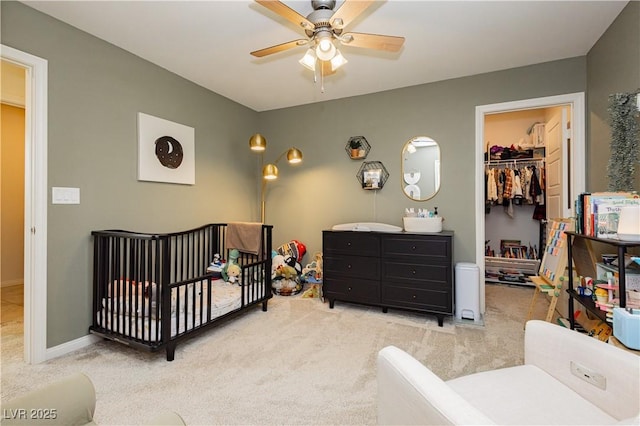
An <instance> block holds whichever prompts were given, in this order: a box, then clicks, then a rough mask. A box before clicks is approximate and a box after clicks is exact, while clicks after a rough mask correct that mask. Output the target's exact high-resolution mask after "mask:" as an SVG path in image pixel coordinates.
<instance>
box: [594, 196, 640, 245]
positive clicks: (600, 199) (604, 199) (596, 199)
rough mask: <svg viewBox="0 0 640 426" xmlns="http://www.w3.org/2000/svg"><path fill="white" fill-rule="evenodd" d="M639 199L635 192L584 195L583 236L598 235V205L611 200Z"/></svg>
mask: <svg viewBox="0 0 640 426" xmlns="http://www.w3.org/2000/svg"><path fill="white" fill-rule="evenodd" d="M634 197H638V195H637V194H636V193H635V192H623V191H619V192H592V193H585V194H584V204H583V207H582V213H583V234H584V235H588V236H590V237H595V236H596V235H597V230H596V215H597V208H598V205H600V204H604V203H609V201H611V200H619V199H627V198H634Z"/></svg>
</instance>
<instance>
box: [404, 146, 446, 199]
mask: <svg viewBox="0 0 640 426" xmlns="http://www.w3.org/2000/svg"><path fill="white" fill-rule="evenodd" d="M400 184H401V185H402V192H404V195H406V196H407V197H409V198H411V199H412V200H414V201H427V200H428V199H430V198H433V196H434V195H436V193H437V192H438V190H439V189H440V147H439V146H438V143H437V142H436V141H434V140H433V139H431V138H430V137H428V136H416V137H415V138H412V139H410V140H409V141H408V142H407V143H406V144H404V148H402V179H401V182H400Z"/></svg>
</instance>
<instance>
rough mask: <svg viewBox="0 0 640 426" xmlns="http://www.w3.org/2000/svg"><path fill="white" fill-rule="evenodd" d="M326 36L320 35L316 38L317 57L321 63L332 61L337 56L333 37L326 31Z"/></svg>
mask: <svg viewBox="0 0 640 426" xmlns="http://www.w3.org/2000/svg"><path fill="white" fill-rule="evenodd" d="M324 33H326V34H319V35H318V36H317V38H316V40H317V46H316V56H317V57H318V59H320V60H321V61H330V60H331V59H332V58H333V57H334V56H335V54H336V47H335V46H334V45H333V41H332V40H331V35H329V34H328V33H327V32H326V31H325V32H324Z"/></svg>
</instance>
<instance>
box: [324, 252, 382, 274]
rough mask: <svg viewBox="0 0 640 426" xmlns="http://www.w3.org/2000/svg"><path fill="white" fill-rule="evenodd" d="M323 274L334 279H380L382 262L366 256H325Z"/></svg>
mask: <svg viewBox="0 0 640 426" xmlns="http://www.w3.org/2000/svg"><path fill="white" fill-rule="evenodd" d="M322 260H323V263H322V268H323V274H324V275H325V276H327V275H329V276H330V277H333V278H339V277H352V278H363V279H370V280H379V279H380V262H378V259H372V258H370V257H365V256H344V255H343V256H335V255H326V254H325V255H323V259H322Z"/></svg>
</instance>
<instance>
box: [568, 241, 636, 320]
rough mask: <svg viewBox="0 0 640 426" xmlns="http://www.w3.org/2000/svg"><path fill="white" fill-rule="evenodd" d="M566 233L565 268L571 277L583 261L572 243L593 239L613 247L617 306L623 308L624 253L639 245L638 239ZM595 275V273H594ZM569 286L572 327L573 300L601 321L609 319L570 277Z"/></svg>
mask: <svg viewBox="0 0 640 426" xmlns="http://www.w3.org/2000/svg"><path fill="white" fill-rule="evenodd" d="M566 235H567V240H568V241H567V243H568V244H567V269H568V276H569V277H573V272H574V266H576V265H578V264H579V263H580V262H585V261H588V260H585V258H584V253H582V254H578V253H577V254H576V255H574V250H573V247H572V245H575V244H576V243H578V242H579V241H580V240H587V242H589V241H595V242H599V243H604V244H608V245H610V246H612V247H614V248H615V249H616V251H617V254H618V268H617V272H618V296H619V306H620V307H621V308H624V307H626V306H627V293H626V267H625V262H624V259H625V255H626V254H627V251H628V250H629V249H630V248H633V247H640V241H626V240H618V239H613V238H598V237H593V236H589V235H584V234H580V233H577V232H571V231H568V232H566ZM593 268H595V263H594V264H593ZM594 276H595V274H594ZM568 281H569V286H568V288H567V293H568V294H569V325H570V327H571V328H572V329H573V328H575V319H574V317H573V313H574V308H575V304H574V303H575V302H578V303H579V304H580V305H582V306H584V307H585V308H586V309H587V310H588V311H589V312H590V313H591V314H593V315H595V316H596V317H598V318H599V319H601V320H602V321H605V322H606V321H609V322H611V320H610V319H608V318H607V313H606V312H605V311H603V310H601V309H600V308H598V307H597V306H596V304H595V302H594V301H593V299H592V297H591V296H581V295H580V294H579V293H578V292H577V291H576V290H575V288H574V285H573V280H572V279H570V280H568Z"/></svg>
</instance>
